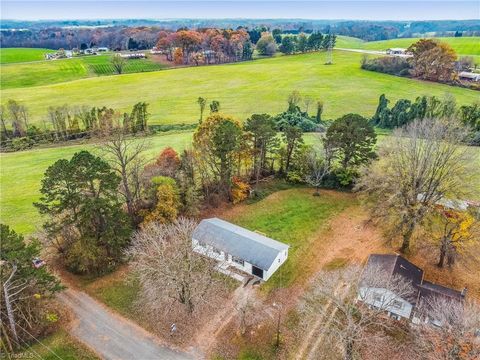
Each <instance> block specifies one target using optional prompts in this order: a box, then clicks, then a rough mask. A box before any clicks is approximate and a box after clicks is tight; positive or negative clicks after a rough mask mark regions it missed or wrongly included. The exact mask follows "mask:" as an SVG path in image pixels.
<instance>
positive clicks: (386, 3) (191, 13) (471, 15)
mask: <svg viewBox="0 0 480 360" xmlns="http://www.w3.org/2000/svg"><path fill="white" fill-rule="evenodd" d="M126 18H128V19H169V18H170V19H171V18H253V19H255V18H256V19H258V18H302V19H353V20H445V19H451V20H457V19H460V20H461V19H479V22H480V0H475V1H462V0H458V1H455V0H430V1H408V0H395V1H394V0H369V1H366V0H350V1H335V0H330V1H323V0H310V1H308V0H307V1H305V0H299V1H293V0H290V1H286V0H262V1H254V0H242V1H241V0H223V1H204V0H197V1H194V0H188V1H187V0H180V1H162V0H149V1H148V0H147V1H145V0H140V1H135V0H83V1H78V0H62V1H60V0H54V1H41V0H28V1H24V0H2V1H1V19H18V20H47V19H51V20H60V19H126Z"/></svg>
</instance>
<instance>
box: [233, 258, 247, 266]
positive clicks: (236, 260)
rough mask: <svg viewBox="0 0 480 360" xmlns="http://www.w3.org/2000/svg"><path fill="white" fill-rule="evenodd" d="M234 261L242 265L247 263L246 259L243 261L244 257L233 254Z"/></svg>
mask: <svg viewBox="0 0 480 360" xmlns="http://www.w3.org/2000/svg"><path fill="white" fill-rule="evenodd" d="M232 261H233V262H235V263H237V264H239V265H242V266H244V265H245V261H243V260H242V259H240V258H238V257H236V256H232Z"/></svg>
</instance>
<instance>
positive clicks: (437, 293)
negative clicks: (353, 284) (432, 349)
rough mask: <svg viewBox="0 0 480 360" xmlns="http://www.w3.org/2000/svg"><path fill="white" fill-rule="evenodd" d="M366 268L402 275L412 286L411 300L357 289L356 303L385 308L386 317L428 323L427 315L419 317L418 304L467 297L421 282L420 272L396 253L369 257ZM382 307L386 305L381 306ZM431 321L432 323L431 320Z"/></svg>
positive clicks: (462, 293) (387, 273)
mask: <svg viewBox="0 0 480 360" xmlns="http://www.w3.org/2000/svg"><path fill="white" fill-rule="evenodd" d="M369 268H371V269H380V271H382V272H384V273H385V274H386V275H388V276H395V275H398V276H401V277H403V278H404V279H405V280H406V281H407V282H409V283H410V284H411V285H412V287H413V290H414V294H413V295H412V296H411V297H410V298H402V297H400V296H397V294H394V293H393V292H392V291H390V290H388V289H383V288H370V287H362V286H361V287H360V289H359V294H358V300H360V301H362V302H364V303H365V304H367V305H368V306H374V307H377V308H382V307H384V308H385V311H386V312H387V313H388V315H389V316H390V317H393V318H395V319H397V320H400V319H402V318H404V319H409V320H412V322H413V323H419V322H420V321H422V319H427V322H428V319H429V318H428V314H421V313H420V311H419V308H418V307H419V305H420V304H422V303H423V304H425V303H428V302H429V301H430V300H431V299H432V298H433V297H442V298H445V299H448V300H462V299H464V298H465V295H466V289H464V290H463V291H461V292H460V291H457V290H454V289H450V288H447V287H445V286H441V285H438V284H434V283H432V282H429V281H426V280H424V272H423V270H422V269H420V268H419V267H417V266H415V265H414V264H412V263H411V262H410V261H408V260H407V259H405V258H404V257H402V256H400V255H397V254H393V255H383V254H382V255H380V254H372V255H370V256H369V257H368V261H367V264H366V265H365V270H368V269H369ZM365 270H364V271H365ZM385 304H387V306H382V305H385ZM430 320H431V319H430ZM423 321H425V320H423ZM431 322H432V323H435V322H434V321H431Z"/></svg>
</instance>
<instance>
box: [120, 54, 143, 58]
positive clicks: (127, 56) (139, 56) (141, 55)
mask: <svg viewBox="0 0 480 360" xmlns="http://www.w3.org/2000/svg"><path fill="white" fill-rule="evenodd" d="M120 56H121V57H122V58H124V59H145V58H146V56H145V53H130V54H120Z"/></svg>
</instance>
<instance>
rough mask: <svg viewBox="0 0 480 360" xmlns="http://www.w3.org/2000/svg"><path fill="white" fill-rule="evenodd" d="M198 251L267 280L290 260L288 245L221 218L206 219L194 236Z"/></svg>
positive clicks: (195, 246)
mask: <svg viewBox="0 0 480 360" xmlns="http://www.w3.org/2000/svg"><path fill="white" fill-rule="evenodd" d="M192 246H193V249H194V251H195V252H197V253H199V254H202V255H205V256H208V257H211V258H213V259H215V260H217V261H218V262H219V263H226V264H228V265H229V266H233V267H235V268H237V269H239V270H241V271H242V272H245V273H247V274H250V275H254V276H256V277H257V278H260V279H262V280H265V281H266V280H268V279H269V278H270V277H271V276H272V275H273V273H275V271H277V270H278V268H279V267H280V266H281V265H282V264H283V263H284V262H285V261H286V260H287V258H288V248H289V246H288V245H287V244H284V243H281V242H279V241H276V240H273V239H270V238H268V237H266V236H264V235H262V234H259V233H257V232H254V231H250V230H247V229H245V228H242V227H240V226H237V225H235V224H231V223H229V222H228V221H224V220H221V219H218V218H211V219H205V220H202V221H201V222H200V224H198V226H197V228H196V229H195V231H194V232H193V235H192Z"/></svg>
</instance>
